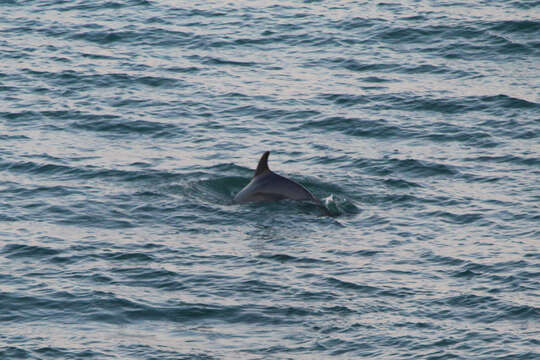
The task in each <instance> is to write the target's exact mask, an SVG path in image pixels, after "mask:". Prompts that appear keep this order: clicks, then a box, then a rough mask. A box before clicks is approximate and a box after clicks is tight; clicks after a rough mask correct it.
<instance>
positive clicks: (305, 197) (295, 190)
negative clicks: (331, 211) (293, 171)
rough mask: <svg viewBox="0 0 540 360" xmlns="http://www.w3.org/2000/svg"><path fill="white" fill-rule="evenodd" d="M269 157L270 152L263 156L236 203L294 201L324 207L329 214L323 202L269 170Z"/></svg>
mask: <svg viewBox="0 0 540 360" xmlns="http://www.w3.org/2000/svg"><path fill="white" fill-rule="evenodd" d="M268 155H270V151H267V152H265V153H264V154H263V155H262V156H261V159H260V160H259V165H257V170H255V175H253V179H251V181H250V182H249V184H247V185H246V186H245V187H244V188H243V189H242V190H240V192H239V193H238V194H236V196H235V197H234V202H235V203H238V204H244V203H248V202H261V201H278V200H283V199H292V200H300V201H310V202H313V203H315V204H317V205H319V206H322V207H323V208H324V210H325V213H327V212H328V211H327V209H326V207H325V206H324V205H323V203H322V202H321V200H319V199H317V198H316V197H315V196H314V195H313V194H312V193H310V192H309V191H308V190H307V189H306V188H305V187H303V186H302V185H300V184H297V183H295V182H294V181H292V180H289V179H287V178H285V177H283V176H281V175H278V174H276V173H274V172H273V171H272V170H270V169H269V168H268Z"/></svg>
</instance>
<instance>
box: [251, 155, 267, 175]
mask: <svg viewBox="0 0 540 360" xmlns="http://www.w3.org/2000/svg"><path fill="white" fill-rule="evenodd" d="M268 155H270V151H266V152H265V153H264V154H263V155H262V156H261V160H259V165H257V170H255V175H253V177H255V176H257V175H260V174H262V173H263V172H265V171H270V168H268Z"/></svg>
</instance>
